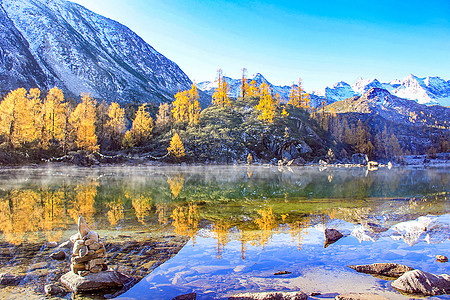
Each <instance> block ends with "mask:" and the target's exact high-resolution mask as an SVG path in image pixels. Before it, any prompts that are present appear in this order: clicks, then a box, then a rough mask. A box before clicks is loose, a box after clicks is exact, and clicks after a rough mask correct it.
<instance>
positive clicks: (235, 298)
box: [228, 292, 308, 300]
mask: <svg viewBox="0 0 450 300" xmlns="http://www.w3.org/2000/svg"><path fill="white" fill-rule="evenodd" d="M228 299H229V300H306V299H308V295H306V294H305V293H303V292H260V293H241V294H235V295H232V296H230V297H228Z"/></svg>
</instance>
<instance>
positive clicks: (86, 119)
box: [69, 94, 99, 151]
mask: <svg viewBox="0 0 450 300" xmlns="http://www.w3.org/2000/svg"><path fill="white" fill-rule="evenodd" d="M95 106H96V101H95V100H94V98H92V97H91V96H89V95H87V94H86V95H83V96H82V97H81V103H80V104H78V105H77V107H76V108H75V110H74V112H73V113H72V114H71V116H70V118H69V121H70V123H71V124H72V126H73V127H74V129H75V134H76V144H77V146H78V147H79V148H80V149H82V150H86V151H97V150H98V148H99V147H98V145H97V135H96V134H95V122H96V118H97V114H96V109H95Z"/></svg>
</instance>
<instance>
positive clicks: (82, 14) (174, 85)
mask: <svg viewBox="0 0 450 300" xmlns="http://www.w3.org/2000/svg"><path fill="white" fill-rule="evenodd" d="M0 22H1V23H0V36H1V40H0V45H1V47H0V93H7V92H9V91H10V90H12V89H16V88H18V87H25V88H32V87H39V88H41V89H43V90H47V89H50V88H52V87H53V86H57V87H59V88H61V89H63V91H64V92H65V93H68V94H69V95H71V96H79V95H80V94H81V93H90V94H91V95H92V96H93V97H95V98H97V99H104V100H106V101H109V102H111V101H118V102H122V103H123V102H143V101H154V102H163V101H164V102H165V101H171V100H172V99H173V95H174V94H175V93H176V92H177V91H178V90H184V89H187V88H190V85H191V83H192V82H191V80H190V79H189V78H188V76H187V75H186V74H185V73H184V72H183V71H182V70H181V69H180V68H179V67H178V66H177V65H176V64H175V63H174V62H172V61H171V60H169V59H167V58H166V57H164V56H163V55H162V54H160V53H159V52H157V51H156V50H155V49H154V48H153V47H152V46H150V45H149V44H147V43H146V42H145V41H144V40H143V39H142V38H140V37H139V36H138V35H137V34H136V33H134V32H133V31H131V30H130V29H129V28H127V27H126V26H124V25H122V24H120V23H118V22H116V21H113V20H110V19H108V18H105V17H103V16H100V15H98V14H95V13H93V12H92V11H89V10H88V9H86V8H84V7H82V6H80V5H78V4H75V3H72V2H69V1H66V0H0Z"/></svg>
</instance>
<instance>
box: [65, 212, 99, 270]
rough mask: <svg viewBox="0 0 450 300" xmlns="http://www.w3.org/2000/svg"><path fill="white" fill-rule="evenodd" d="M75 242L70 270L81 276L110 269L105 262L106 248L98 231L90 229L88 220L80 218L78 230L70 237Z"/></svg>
mask: <svg viewBox="0 0 450 300" xmlns="http://www.w3.org/2000/svg"><path fill="white" fill-rule="evenodd" d="M70 240H71V241H72V243H73V249H72V258H71V264H70V270H71V271H72V272H73V273H75V274H77V275H80V276H83V277H84V276H86V275H88V274H90V273H99V272H101V271H106V270H107V269H108V267H107V265H106V263H105V256H106V249H105V246H104V245H103V243H102V242H101V241H100V240H99V236H98V233H97V232H95V231H93V230H90V229H89V227H88V225H87V223H86V220H85V219H84V218H83V217H82V216H80V217H79V218H78V232H77V233H76V234H74V235H73V236H71V237H70Z"/></svg>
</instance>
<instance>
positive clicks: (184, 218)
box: [171, 204, 200, 238]
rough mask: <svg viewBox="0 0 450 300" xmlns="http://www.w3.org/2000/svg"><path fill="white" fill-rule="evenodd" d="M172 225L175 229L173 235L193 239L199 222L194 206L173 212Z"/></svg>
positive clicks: (176, 209)
mask: <svg viewBox="0 0 450 300" xmlns="http://www.w3.org/2000/svg"><path fill="white" fill-rule="evenodd" d="M171 217H172V219H173V223H172V225H173V226H174V227H175V233H176V234H179V235H184V236H189V237H191V238H194V237H195V234H196V233H197V230H198V222H199V220H200V217H199V214H198V208H197V205H196V204H189V206H188V207H184V206H181V207H177V208H175V209H174V210H173V212H172V215H171Z"/></svg>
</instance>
